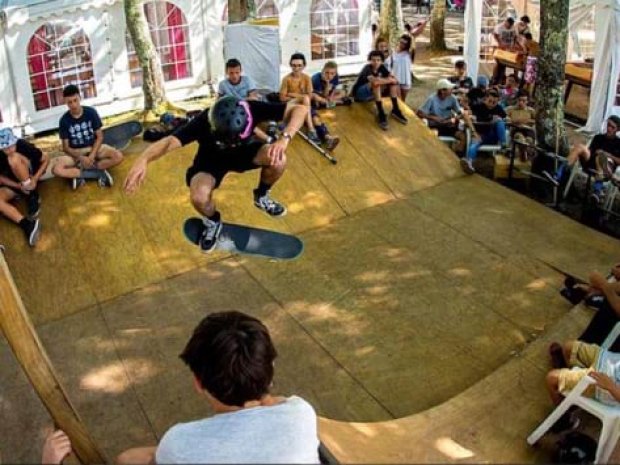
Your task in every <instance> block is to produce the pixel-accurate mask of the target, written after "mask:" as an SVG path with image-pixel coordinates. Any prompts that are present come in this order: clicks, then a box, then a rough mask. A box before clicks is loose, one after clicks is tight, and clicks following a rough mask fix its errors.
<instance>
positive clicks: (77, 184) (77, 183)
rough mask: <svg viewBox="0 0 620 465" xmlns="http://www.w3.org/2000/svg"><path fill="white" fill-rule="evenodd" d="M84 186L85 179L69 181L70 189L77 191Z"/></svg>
mask: <svg viewBox="0 0 620 465" xmlns="http://www.w3.org/2000/svg"><path fill="white" fill-rule="evenodd" d="M85 184H86V179H83V178H73V179H72V180H71V189H73V190H74V191H75V190H78V189H79V188H80V187H82V186H83V185H85Z"/></svg>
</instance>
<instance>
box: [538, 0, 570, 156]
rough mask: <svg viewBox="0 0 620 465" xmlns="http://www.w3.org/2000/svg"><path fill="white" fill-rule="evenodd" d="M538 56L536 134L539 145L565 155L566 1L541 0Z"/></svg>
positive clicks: (566, 149)
mask: <svg viewBox="0 0 620 465" xmlns="http://www.w3.org/2000/svg"><path fill="white" fill-rule="evenodd" d="M540 19H541V22H540V55H539V57H538V74H537V76H536V135H537V138H538V143H539V145H541V146H543V148H545V149H547V150H552V151H554V152H555V151H556V150H557V153H560V154H563V155H566V154H567V153H568V140H567V138H566V130H565V128H564V92H563V91H564V65H565V64H566V45H567V41H568V32H567V31H568V0H541V2H540Z"/></svg>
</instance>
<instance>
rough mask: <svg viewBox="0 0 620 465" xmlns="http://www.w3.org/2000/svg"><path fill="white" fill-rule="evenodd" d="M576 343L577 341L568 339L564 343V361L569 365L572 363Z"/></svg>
mask: <svg viewBox="0 0 620 465" xmlns="http://www.w3.org/2000/svg"><path fill="white" fill-rule="evenodd" d="M574 345H575V341H566V342H565V343H564V344H562V354H563V355H564V361H565V362H566V364H567V365H568V364H569V363H570V359H571V354H572V353H573V346H574Z"/></svg>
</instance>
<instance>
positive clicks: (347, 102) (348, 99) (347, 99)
mask: <svg viewBox="0 0 620 465" xmlns="http://www.w3.org/2000/svg"><path fill="white" fill-rule="evenodd" d="M352 103H353V99H352V98H351V97H342V104H343V105H346V106H349V105H351V104H352Z"/></svg>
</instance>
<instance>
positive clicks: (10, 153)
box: [0, 128, 49, 247]
mask: <svg viewBox="0 0 620 465" xmlns="http://www.w3.org/2000/svg"><path fill="white" fill-rule="evenodd" d="M48 163H49V158H48V156H47V154H45V153H43V152H41V150H39V149H38V148H36V147H35V146H34V145H32V144H30V143H29V142H26V141H25V140H23V139H18V138H17V137H15V135H14V134H13V131H11V129H9V128H4V129H0V213H2V214H3V215H4V216H6V217H7V218H8V219H9V220H11V221H13V222H14V223H15V224H18V225H19V226H20V227H21V229H22V230H23V231H24V234H25V235H26V240H27V241H28V244H29V245H30V246H31V247H32V246H34V245H35V244H36V242H37V240H38V238H39V231H40V229H39V220H38V219H37V216H38V215H39V209H40V199H39V193H38V192H37V187H38V183H39V181H40V179H41V177H42V176H43V174H44V173H45V170H46V168H47V165H48ZM21 196H23V197H25V198H26V203H27V208H28V215H27V216H25V215H23V214H22V213H21V212H20V211H19V210H18V209H17V208H16V207H15V205H14V204H13V202H14V201H15V200H17V199H19V197H21Z"/></svg>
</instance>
